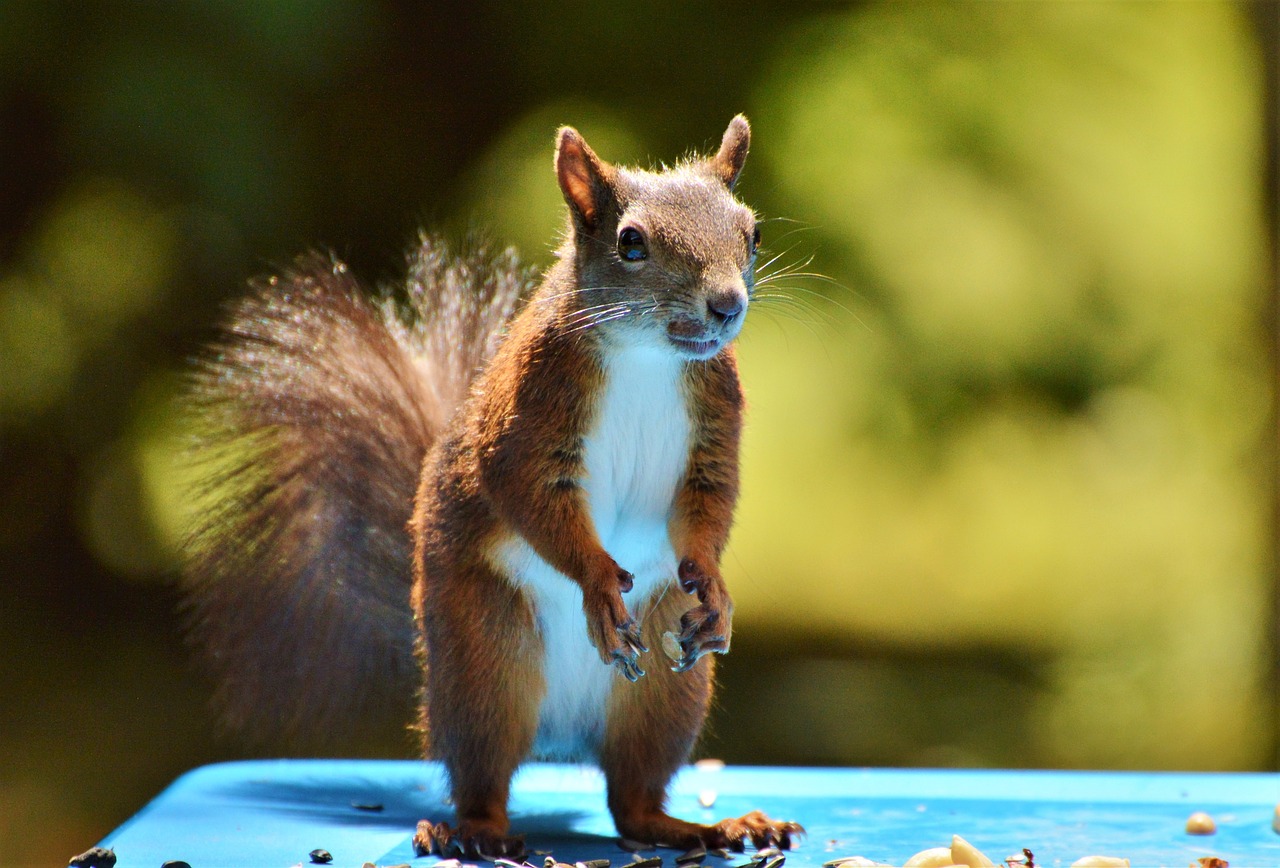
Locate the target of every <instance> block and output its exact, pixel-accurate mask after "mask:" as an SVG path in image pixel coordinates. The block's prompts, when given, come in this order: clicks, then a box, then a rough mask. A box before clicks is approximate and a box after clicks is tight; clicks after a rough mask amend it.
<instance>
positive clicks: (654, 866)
mask: <svg viewBox="0 0 1280 868" xmlns="http://www.w3.org/2000/svg"><path fill="white" fill-rule="evenodd" d="M623 868H662V857H661V856H650V857H649V858H648V859H637V860H636V861H634V862H632V863H631V864H630V865H625V866H623Z"/></svg>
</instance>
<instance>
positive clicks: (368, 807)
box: [351, 802, 382, 811]
mask: <svg viewBox="0 0 1280 868" xmlns="http://www.w3.org/2000/svg"><path fill="white" fill-rule="evenodd" d="M351 807H353V808H355V809H356V810H357V811H381V810H382V803H381V802H352V803H351Z"/></svg>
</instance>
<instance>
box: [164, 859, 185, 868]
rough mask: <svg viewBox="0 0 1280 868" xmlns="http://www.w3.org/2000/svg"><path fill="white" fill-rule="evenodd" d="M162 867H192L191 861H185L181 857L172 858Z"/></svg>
mask: <svg viewBox="0 0 1280 868" xmlns="http://www.w3.org/2000/svg"><path fill="white" fill-rule="evenodd" d="M160 868H191V863H190V862H184V861H182V860H181V859H170V860H169V861H168V862H165V863H164V864H163V865H161V866H160Z"/></svg>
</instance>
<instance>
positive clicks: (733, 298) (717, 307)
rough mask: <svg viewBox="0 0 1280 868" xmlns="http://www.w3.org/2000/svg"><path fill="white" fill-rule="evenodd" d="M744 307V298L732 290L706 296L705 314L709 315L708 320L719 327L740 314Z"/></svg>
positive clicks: (745, 300)
mask: <svg viewBox="0 0 1280 868" xmlns="http://www.w3.org/2000/svg"><path fill="white" fill-rule="evenodd" d="M746 307H747V299H746V296H745V295H743V294H742V293H740V292H737V291H735V290H732V289H727V290H722V291H720V292H713V293H711V294H710V295H708V296H707V312H708V314H710V319H711V321H712V322H715V323H717V324H720V325H723V324H725V323H727V322H728V321H729V320H731V319H733V318H734V317H736V316H738V315H739V314H741V313H742V312H743V310H745V309H746Z"/></svg>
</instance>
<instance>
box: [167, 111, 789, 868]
mask: <svg viewBox="0 0 1280 868" xmlns="http://www.w3.org/2000/svg"><path fill="white" fill-rule="evenodd" d="M749 143H750V127H749V125H748V123H747V120H746V119H745V118H744V117H743V116H742V115H738V116H737V117H735V118H734V119H733V120H732V122H731V123H730V124H729V126H728V128H727V129H726V131H725V133H724V135H723V138H722V140H721V144H720V147H719V150H718V151H716V152H715V153H714V154H713V155H711V156H709V157H705V158H693V159H688V160H685V161H683V162H681V163H679V164H678V165H676V166H675V167H672V168H665V169H663V170H662V171H656V172H654V171H644V170H639V169H631V168H625V167H621V166H615V165H613V164H610V163H608V162H605V161H604V160H602V159H600V158H599V157H598V156H597V155H596V154H595V152H594V151H592V149H591V148H590V147H589V146H588V144H587V143H586V141H585V140H584V139H583V137H582V136H581V135H580V134H579V133H578V132H577V131H576V130H575V129H573V128H572V127H563V128H561V129H560V130H559V132H558V134H557V139H556V149H555V159H554V168H555V174H556V178H557V181H558V183H559V186H560V190H561V192H562V193H563V196H564V200H565V202H566V204H567V206H568V219H567V223H566V227H567V228H566V230H565V233H564V237H563V243H562V244H561V246H560V247H559V249H558V251H557V253H556V260H555V262H554V263H553V264H552V265H551V266H550V267H549V268H548V269H547V270H546V272H545V273H544V274H543V276H542V277H541V280H540V281H536V280H535V278H534V275H533V273H532V272H530V271H528V270H526V269H523V268H522V267H521V266H520V265H519V263H518V261H517V260H516V258H515V255H514V253H512V252H507V253H504V254H500V255H497V256H494V255H492V254H490V253H488V252H486V251H484V250H473V251H468V252H464V253H460V254H458V253H453V252H451V251H449V250H448V249H447V247H446V246H445V245H444V244H443V243H442V242H440V241H439V240H437V239H435V238H432V237H428V236H424V237H423V239H422V242H421V244H420V246H419V248H418V250H417V251H416V253H415V254H414V255H413V257H412V258H411V263H410V271H409V278H408V281H407V284H408V285H407V291H406V292H404V293H402V294H401V295H402V299H401V300H400V301H399V302H397V299H396V298H395V296H394V295H392V294H390V293H384V294H383V297H382V298H381V299H377V300H370V299H369V297H368V296H367V295H366V294H365V293H364V291H363V289H362V287H361V286H360V285H359V283H358V282H357V281H356V280H355V279H354V278H353V277H351V276H350V274H349V273H348V271H347V269H346V267H345V266H344V265H343V264H342V263H341V262H340V261H338V260H336V259H333V258H328V259H326V258H325V257H323V256H321V255H319V254H310V255H307V256H304V257H301V258H300V259H298V260H297V261H296V262H295V264H294V266H293V268H292V269H289V270H286V271H285V272H284V273H283V274H282V275H280V276H277V277H273V278H269V279H267V280H265V281H258V282H257V283H256V284H255V286H254V291H253V292H252V293H251V294H250V295H249V296H248V297H247V298H245V299H243V300H241V301H240V302H239V303H238V304H236V305H235V306H234V307H233V309H232V311H231V314H230V317H229V320H228V322H227V324H226V326H225V327H224V330H223V332H222V335H221V337H220V338H219V340H218V341H217V342H216V343H215V344H214V345H213V346H212V347H211V351H210V352H209V353H208V355H207V356H205V357H204V359H203V361H202V362H201V363H200V364H199V365H198V367H197V369H196V372H195V375H194V380H195V382H194V385H193V389H192V391H191V398H190V402H191V407H192V408H193V410H194V412H195V417H194V418H195V422H196V424H197V426H198V427H199V429H200V431H201V437H202V448H201V449H200V450H199V452H200V454H201V455H205V456H211V457H210V458H209V461H210V463H211V468H210V470H209V480H208V483H207V486H206V489H207V490H206V495H207V497H208V499H207V500H202V501H200V502H201V504H212V505H209V506H207V507H206V508H205V509H204V510H203V514H202V516H201V518H200V519H199V520H198V523H197V527H196V528H195V530H194V532H193V534H192V535H191V538H190V542H189V544H188V549H187V564H186V568H185V570H184V577H183V581H184V586H185V590H186V594H187V606H188V612H189V615H190V621H191V626H192V632H193V635H194V638H195V641H196V643H197V644H198V645H199V646H200V647H201V649H202V650H203V656H204V657H205V659H206V660H207V661H208V663H209V664H210V665H211V668H212V669H213V671H214V673H215V675H216V676H217V677H218V679H219V682H220V683H219V687H218V688H217V694H216V697H215V698H216V699H217V700H218V702H219V704H220V705H221V706H222V707H223V708H224V709H225V717H226V720H227V722H229V723H230V724H231V725H232V726H235V727H239V728H243V729H251V730H252V729H255V728H262V727H268V728H274V729H278V730H280V731H283V732H287V733H301V732H305V731H306V730H307V729H308V728H312V727H320V728H324V727H328V726H330V725H332V723H333V721H335V720H337V719H339V718H340V717H341V716H342V715H343V713H344V712H349V711H350V710H351V709H359V708H362V707H364V705H363V704H364V703H367V702H372V701H377V700H378V699H379V698H380V697H381V698H386V696H387V695H388V693H391V694H402V693H404V692H412V690H413V688H411V687H409V686H408V685H409V684H411V683H412V682H413V681H414V680H415V677H416V680H417V682H418V685H417V686H418V693H417V695H418V700H419V712H418V715H417V722H416V727H417V728H418V729H419V730H420V732H421V736H422V744H423V750H424V753H425V754H426V755H428V756H432V757H435V758H438V759H439V760H440V761H441V762H442V763H443V765H444V768H445V770H446V772H447V775H448V781H449V786H450V789H451V794H452V801H453V805H454V807H455V810H456V815H457V818H456V827H454V826H450V825H449V824H447V823H443V822H432V821H430V820H423V821H422V822H421V823H419V825H418V829H417V833H416V835H415V838H414V843H415V846H416V847H417V848H419V850H420V852H424V853H425V852H437V853H441V854H446V853H459V852H460V853H464V854H466V855H468V856H471V857H478V858H490V859H492V858H497V857H508V858H515V857H518V856H520V855H522V854H523V853H524V843H523V838H521V837H519V836H516V835H512V834H511V831H510V828H509V821H508V817H507V800H508V793H509V787H510V782H511V779H512V776H513V775H514V773H515V771H516V769H517V767H518V766H519V765H520V764H521V763H522V762H523V761H524V760H525V759H526V758H528V757H531V756H532V757H538V758H543V759H553V760H574V761H577V760H594V761H595V762H597V763H598V764H599V765H600V767H601V768H602V770H603V772H604V775H605V780H606V787H607V799H608V807H609V810H610V812H611V814H612V817H613V819H614V823H615V825H616V827H617V830H618V832H619V833H620V834H621V835H622V836H623V837H624V838H627V839H631V840H634V841H639V842H645V843H649V844H656V845H662V846H668V847H680V848H691V847H696V846H699V845H701V846H705V847H707V848H730V849H734V850H739V851H741V850H742V849H743V848H744V846H745V845H746V844H748V843H750V844H752V845H753V846H755V847H757V848H763V847H767V846H771V845H776V846H780V847H790V846H791V845H792V843H793V841H794V839H795V838H796V837H798V836H799V835H800V834H802V833H803V828H802V827H801V826H799V825H798V824H796V823H792V822H778V821H774V820H771V819H770V818H768V817H767V816H765V815H764V814H762V813H761V812H759V811H753V812H751V813H750V814H747V815H746V816H744V817H741V818H736V819H727V820H724V821H721V822H719V823H716V824H714V825H700V824H695V823H691V822H686V821H683V820H679V819H676V818H674V817H672V816H670V815H669V814H668V813H667V812H666V810H665V802H666V790H667V786H668V784H669V782H670V781H671V779H672V777H673V775H674V774H675V772H676V771H677V770H678V769H679V768H680V766H681V765H682V764H683V763H685V762H686V761H687V759H688V757H689V755H690V753H691V751H692V748H693V745H694V743H695V741H696V739H697V737H698V734H699V732H700V730H701V728H702V725H703V722H704V720H705V718H706V716H707V711H708V707H709V704H710V700H711V694H712V679H713V668H714V667H713V658H712V657H711V656H710V655H714V654H723V653H725V652H727V651H728V650H729V644H730V637H731V633H732V626H731V622H732V615H733V604H732V601H731V599H730V596H729V592H728V590H727V588H726V586H725V582H724V579H723V578H722V576H721V572H720V558H721V555H722V554H723V551H724V548H725V544H726V541H727V538H728V535H729V529H730V524H731V522H732V517H733V510H734V505H735V501H736V499H737V496H738V448H739V438H740V432H741V427H742V417H743V395H742V390H741V386H740V383H739V378H738V372H737V365H736V361H735V356H734V350H733V347H732V346H731V344H732V342H733V341H734V339H735V338H736V337H737V335H738V333H739V331H740V330H741V328H742V324H743V320H744V317H745V315H746V312H747V307H748V304H749V301H750V298H751V296H752V294H753V287H754V265H755V260H756V255H757V250H758V247H759V245H760V230H759V227H758V224H757V220H756V216H755V214H754V212H753V211H752V210H751V209H750V208H748V207H747V206H745V205H743V204H742V203H741V202H740V201H739V200H738V199H737V198H736V196H735V194H734V185H735V183H736V181H737V179H738V176H739V174H740V173H741V171H742V168H743V163H744V160H745V158H746V155H747V150H748V146H749ZM403 296H407V298H408V305H407V307H408V310H407V311H406V310H405V307H406V306H405V304H404V303H403ZM406 522H407V527H408V533H405V531H404V528H405V527H406ZM651 647H654V648H662V649H664V650H665V654H664V655H663V656H665V657H668V658H670V659H669V660H667V661H665V662H664V663H661V664H658V663H657V662H656V661H655V662H649V661H645V662H644V664H643V665H644V667H645V668H642V660H644V657H643V655H646V654H648V653H649V649H650V648H651ZM653 656H654V657H657V656H658V655H657V654H655V655H653Z"/></svg>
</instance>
